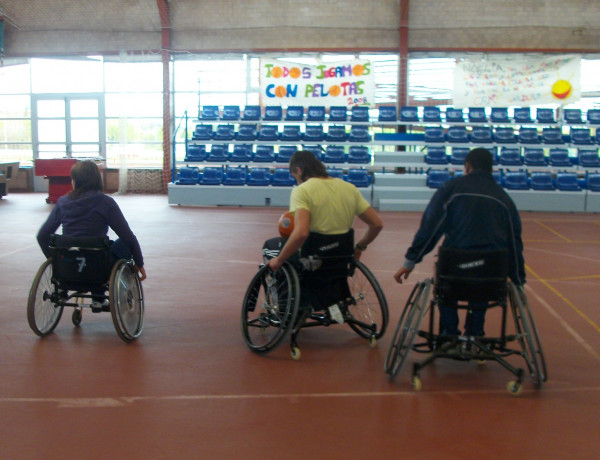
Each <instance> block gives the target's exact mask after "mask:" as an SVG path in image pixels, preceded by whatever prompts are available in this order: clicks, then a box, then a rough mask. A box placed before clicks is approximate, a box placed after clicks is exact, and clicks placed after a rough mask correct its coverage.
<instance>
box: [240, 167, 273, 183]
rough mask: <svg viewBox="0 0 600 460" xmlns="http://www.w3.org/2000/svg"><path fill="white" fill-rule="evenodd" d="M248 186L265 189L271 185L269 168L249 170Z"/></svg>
mask: <svg viewBox="0 0 600 460" xmlns="http://www.w3.org/2000/svg"><path fill="white" fill-rule="evenodd" d="M246 184H248V185H251V186H263V187H264V186H266V185H271V171H270V170H269V168H250V169H249V170H248V176H247V178H246Z"/></svg>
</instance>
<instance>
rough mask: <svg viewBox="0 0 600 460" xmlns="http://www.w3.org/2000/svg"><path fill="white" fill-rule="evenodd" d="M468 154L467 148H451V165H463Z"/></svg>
mask: <svg viewBox="0 0 600 460" xmlns="http://www.w3.org/2000/svg"><path fill="white" fill-rule="evenodd" d="M468 153H469V149H468V148H467V147H452V152H451V155H450V163H452V164H453V165H464V164H465V158H466V157H467V154H468Z"/></svg>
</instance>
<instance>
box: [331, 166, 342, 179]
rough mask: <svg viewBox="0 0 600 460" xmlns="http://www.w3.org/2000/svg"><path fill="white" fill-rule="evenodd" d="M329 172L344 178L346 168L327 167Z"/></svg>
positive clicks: (332, 175) (338, 177) (333, 175)
mask: <svg viewBox="0 0 600 460" xmlns="http://www.w3.org/2000/svg"><path fill="white" fill-rule="evenodd" d="M327 174H328V175H329V176H330V177H335V178H337V179H344V170H343V169H342V168H327Z"/></svg>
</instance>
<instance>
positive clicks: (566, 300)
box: [525, 264, 600, 356]
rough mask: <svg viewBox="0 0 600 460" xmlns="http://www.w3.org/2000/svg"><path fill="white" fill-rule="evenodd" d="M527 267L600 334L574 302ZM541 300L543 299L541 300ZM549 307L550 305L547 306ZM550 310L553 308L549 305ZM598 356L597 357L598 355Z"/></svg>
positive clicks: (596, 326)
mask: <svg viewBox="0 0 600 460" xmlns="http://www.w3.org/2000/svg"><path fill="white" fill-rule="evenodd" d="M525 267H526V269H527V271H529V272H531V274H532V275H533V276H534V277H535V278H536V279H537V280H538V281H539V282H540V283H542V284H543V285H544V286H546V287H547V288H548V289H550V291H552V292H553V293H554V294H555V295H557V296H558V297H559V298H560V299H561V300H562V301H563V302H565V303H566V304H567V305H568V306H569V307H571V308H572V309H573V310H574V311H575V313H577V314H578V315H579V316H581V317H582V318H583V319H584V320H585V321H587V323H588V324H590V326H592V327H593V328H594V329H595V330H596V332H599V333H600V327H599V326H598V325H597V324H596V323H595V322H594V321H592V319H591V318H589V317H588V316H587V315H586V314H585V313H584V312H582V311H581V310H580V309H579V308H577V307H576V306H575V304H574V303H573V302H571V301H570V300H569V299H567V298H566V297H565V296H564V295H563V294H561V293H560V292H559V291H558V289H555V288H554V287H552V286H551V285H550V283H548V282H547V281H546V280H544V279H542V278H541V277H540V276H539V275H538V274H537V273H536V272H535V271H534V270H532V269H531V267H530V266H529V265H527V264H525ZM539 299H541V298H539ZM546 305H548V304H546ZM548 307H549V308H551V307H550V306H549V305H548ZM596 356H597V355H596Z"/></svg>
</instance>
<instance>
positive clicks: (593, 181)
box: [585, 173, 600, 192]
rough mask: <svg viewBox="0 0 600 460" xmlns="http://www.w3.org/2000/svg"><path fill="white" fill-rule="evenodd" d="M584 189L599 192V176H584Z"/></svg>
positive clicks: (594, 174) (596, 174)
mask: <svg viewBox="0 0 600 460" xmlns="http://www.w3.org/2000/svg"><path fill="white" fill-rule="evenodd" d="M585 182H586V184H585V185H586V188H587V189H588V190H591V191H592V192H600V174H599V173H592V174H587V176H586V180H585Z"/></svg>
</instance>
